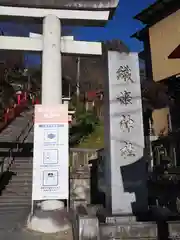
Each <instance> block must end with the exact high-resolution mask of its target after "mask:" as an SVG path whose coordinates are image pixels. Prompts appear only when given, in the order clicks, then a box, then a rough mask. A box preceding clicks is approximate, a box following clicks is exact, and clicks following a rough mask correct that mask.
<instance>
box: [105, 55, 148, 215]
mask: <svg viewBox="0 0 180 240" xmlns="http://www.w3.org/2000/svg"><path fill="white" fill-rule="evenodd" d="M108 74H109V79H108V81H107V82H106V84H107V85H106V87H105V89H106V93H105V97H106V99H105V101H106V102H105V114H106V115H105V128H106V129H109V131H105V134H106V135H105V152H106V181H107V183H106V186H107V191H106V204H107V206H108V207H109V208H111V210H112V214H118V215H119V214H120V215H134V214H142V213H144V212H146V211H147V207H148V202H147V188H146V176H147V174H146V162H145V159H144V132H143V119H142V101H141V87H140V75H139V60H138V54H137V53H129V54H127V53H119V52H115V51H109V52H108Z"/></svg>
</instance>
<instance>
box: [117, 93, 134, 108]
mask: <svg viewBox="0 0 180 240" xmlns="http://www.w3.org/2000/svg"><path fill="white" fill-rule="evenodd" d="M116 99H117V100H118V101H119V102H120V104H123V105H128V104H132V96H131V92H128V91H126V90H125V91H124V92H121V93H120V96H119V97H117V98H116Z"/></svg>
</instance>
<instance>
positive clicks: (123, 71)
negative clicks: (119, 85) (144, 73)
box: [116, 65, 134, 83]
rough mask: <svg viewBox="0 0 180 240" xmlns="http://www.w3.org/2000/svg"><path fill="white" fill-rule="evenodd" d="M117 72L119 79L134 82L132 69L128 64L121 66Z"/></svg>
mask: <svg viewBox="0 0 180 240" xmlns="http://www.w3.org/2000/svg"><path fill="white" fill-rule="evenodd" d="M116 74H117V80H120V79H122V80H124V82H131V83H133V82H134V81H133V79H132V75H131V69H130V67H129V66H128V65H124V66H120V67H119V68H118V70H117V71H116Z"/></svg>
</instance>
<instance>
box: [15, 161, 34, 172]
mask: <svg viewBox="0 0 180 240" xmlns="http://www.w3.org/2000/svg"><path fill="white" fill-rule="evenodd" d="M17 169H24V170H29V169H30V170H31V171H32V169H33V167H32V164H28V163H23V164H19V165H13V166H12V167H11V171H13V170H17Z"/></svg>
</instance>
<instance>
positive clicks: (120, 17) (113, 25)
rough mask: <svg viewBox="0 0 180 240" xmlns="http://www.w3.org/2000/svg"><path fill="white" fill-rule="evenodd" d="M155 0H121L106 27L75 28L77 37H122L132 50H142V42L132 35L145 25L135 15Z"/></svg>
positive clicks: (106, 38) (95, 38)
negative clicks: (135, 18)
mask: <svg viewBox="0 0 180 240" xmlns="http://www.w3.org/2000/svg"><path fill="white" fill-rule="evenodd" d="M154 2H155V0H119V6H118V8H117V10H116V12H115V15H114V17H113V19H112V20H110V21H109V22H108V24H107V26H106V27H105V28H97V27H96V28H90V27H86V28H85V27H84V28H82V27H81V28H80V27H79V28H75V29H74V31H73V32H74V34H75V37H76V39H79V40H89V41H97V40H100V41H102V40H111V39H121V40H122V41H123V42H124V43H125V44H126V45H127V46H128V47H129V48H130V49H131V50H132V51H140V50H141V49H142V44H141V43H140V42H139V41H138V40H136V39H132V38H130V36H131V35H132V34H133V33H135V32H136V31H138V30H139V29H141V28H142V27H143V25H142V24H141V23H140V22H139V21H137V20H134V19H133V17H134V16H135V15H136V14H137V13H139V12H140V11H141V10H143V9H144V8H147V7H148V6H149V5H150V4H152V3H154Z"/></svg>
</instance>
